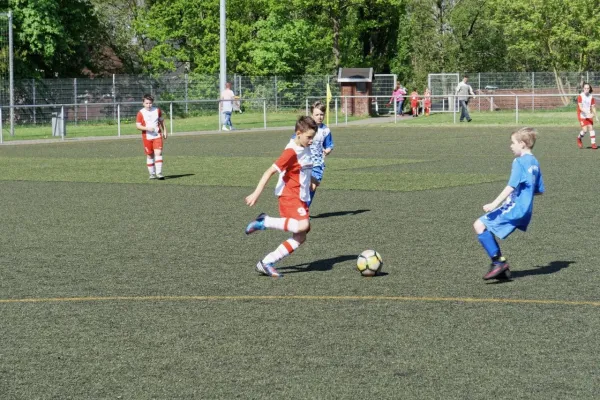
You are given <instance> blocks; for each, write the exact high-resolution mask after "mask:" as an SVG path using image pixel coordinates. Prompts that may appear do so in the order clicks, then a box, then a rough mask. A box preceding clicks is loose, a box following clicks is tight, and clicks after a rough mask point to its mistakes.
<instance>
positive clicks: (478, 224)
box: [473, 219, 486, 235]
mask: <svg viewBox="0 0 600 400" xmlns="http://www.w3.org/2000/svg"><path fill="white" fill-rule="evenodd" d="M473 229H474V230H475V233H477V234H478V235H480V234H482V233H483V232H484V231H485V230H486V227H485V225H484V224H483V222H481V220H480V219H478V220H476V221H475V222H473Z"/></svg>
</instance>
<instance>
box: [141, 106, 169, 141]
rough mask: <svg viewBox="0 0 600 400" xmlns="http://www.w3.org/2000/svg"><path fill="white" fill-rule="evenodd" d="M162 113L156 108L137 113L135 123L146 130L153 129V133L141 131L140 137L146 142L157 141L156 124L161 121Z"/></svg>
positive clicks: (158, 134)
mask: <svg viewBox="0 0 600 400" xmlns="http://www.w3.org/2000/svg"><path fill="white" fill-rule="evenodd" d="M162 120H163V118H162V112H161V111H160V108H158V107H152V108H151V109H150V110H146V108H142V109H141V110H140V111H138V113H137V118H136V121H135V122H136V123H138V124H142V125H144V126H145V127H147V128H153V129H154V132H148V131H142V136H144V135H145V138H146V139H147V140H153V139H158V137H159V136H160V133H159V132H157V129H156V128H157V127H158V126H159V125H158V123H159V122H160V121H162Z"/></svg>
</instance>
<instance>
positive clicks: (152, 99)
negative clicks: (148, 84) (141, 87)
mask: <svg viewBox="0 0 600 400" xmlns="http://www.w3.org/2000/svg"><path fill="white" fill-rule="evenodd" d="M144 100H150V101H151V102H153V103H154V97H152V95H150V94H145V95H144Z"/></svg>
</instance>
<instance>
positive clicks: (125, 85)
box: [3, 75, 396, 124]
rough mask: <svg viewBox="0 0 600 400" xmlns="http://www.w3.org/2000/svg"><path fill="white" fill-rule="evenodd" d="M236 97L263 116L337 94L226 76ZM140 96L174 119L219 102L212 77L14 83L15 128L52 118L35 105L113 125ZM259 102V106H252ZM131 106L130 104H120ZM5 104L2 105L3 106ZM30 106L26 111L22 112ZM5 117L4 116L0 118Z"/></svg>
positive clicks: (301, 82) (383, 85)
mask: <svg viewBox="0 0 600 400" xmlns="http://www.w3.org/2000/svg"><path fill="white" fill-rule="evenodd" d="M227 80H228V81H229V82H231V83H232V86H233V90H234V92H235V94H236V95H237V96H239V97H240V98H242V99H244V102H243V103H242V104H243V107H245V110H244V111H257V112H262V111H263V102H262V100H263V99H264V100H265V101H266V106H267V109H268V111H269V112H279V111H300V110H304V102H305V99H306V98H307V97H322V98H323V99H325V96H326V93H327V84H329V85H330V88H331V92H332V95H333V96H338V95H339V94H340V89H339V85H338V84H337V77H336V76H333V75H320V76H300V77H293V78H282V77H277V76H271V77H251V76H240V75H230V76H228V77H227ZM395 83H396V76H395V75H376V76H375V81H374V84H373V91H374V93H373V94H375V95H388V94H391V92H392V90H393V88H394V85H395ZM146 93H149V94H151V95H152V96H154V98H155V100H156V101H157V102H171V101H173V102H175V103H173V104H174V109H173V113H174V114H175V116H181V117H183V116H198V115H203V114H204V115H207V114H214V113H215V104H214V103H210V102H206V103H202V104H199V103H196V104H193V106H192V103H188V102H191V101H192V100H208V99H211V100H214V99H218V98H219V76H218V75H203V76H196V75H177V76H175V75H169V76H161V77H147V76H129V75H114V76H112V77H110V78H94V79H86V78H74V79H44V80H35V79H28V80H17V81H16V82H15V105H17V106H20V107H19V108H17V109H16V115H15V123H17V124H38V123H41V124H45V123H48V121H49V120H50V118H51V117H52V112H55V111H56V110H52V108H48V107H36V106H40V105H56V106H57V108H59V106H60V105H66V104H69V105H71V106H69V107H68V110H69V112H68V113H67V115H66V116H65V117H66V119H67V120H69V121H70V122H74V123H76V124H77V123H78V122H82V121H101V120H111V119H112V120H116V118H117V115H116V114H117V107H116V105H117V104H118V103H121V104H122V107H121V109H120V113H121V117H122V118H132V117H134V116H135V114H136V113H137V111H138V110H139V108H140V106H139V105H138V104H136V103H139V104H141V99H142V96H143V95H144V94H146ZM256 99H261V101H260V102H258V101H253V100H256ZM124 103H133V104H124ZM3 104H6V103H3ZM25 106H30V107H25ZM5 118H6V113H5Z"/></svg>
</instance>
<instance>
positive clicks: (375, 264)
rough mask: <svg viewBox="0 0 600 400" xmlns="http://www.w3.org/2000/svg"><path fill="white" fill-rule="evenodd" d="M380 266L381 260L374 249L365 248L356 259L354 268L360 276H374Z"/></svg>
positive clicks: (379, 270) (379, 269)
mask: <svg viewBox="0 0 600 400" xmlns="http://www.w3.org/2000/svg"><path fill="white" fill-rule="evenodd" d="M382 267H383V260H382V259H381V256H380V255H379V253H378V252H376V251H375V250H365V251H363V252H362V253H360V255H359V256H358V258H357V259H356V268H357V269H358V271H359V272H360V274H361V275H362V276H375V275H377V274H378V273H379V272H381V268H382Z"/></svg>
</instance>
